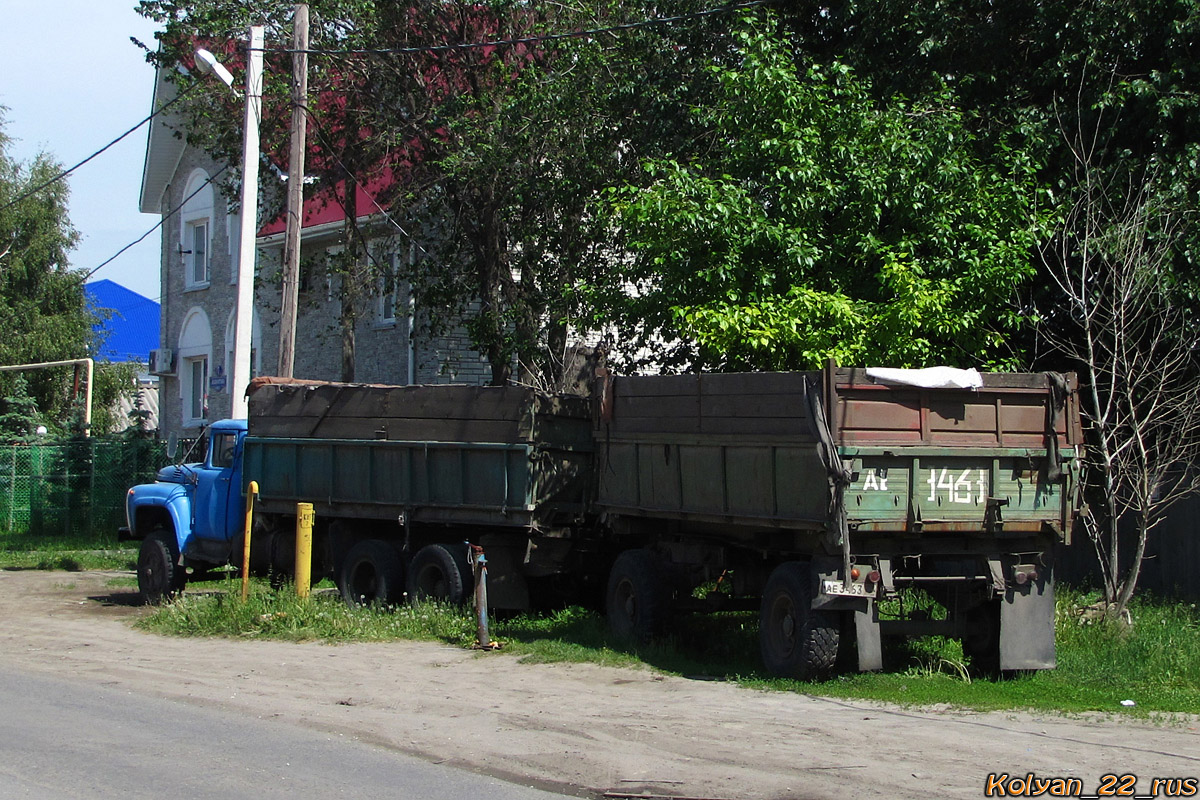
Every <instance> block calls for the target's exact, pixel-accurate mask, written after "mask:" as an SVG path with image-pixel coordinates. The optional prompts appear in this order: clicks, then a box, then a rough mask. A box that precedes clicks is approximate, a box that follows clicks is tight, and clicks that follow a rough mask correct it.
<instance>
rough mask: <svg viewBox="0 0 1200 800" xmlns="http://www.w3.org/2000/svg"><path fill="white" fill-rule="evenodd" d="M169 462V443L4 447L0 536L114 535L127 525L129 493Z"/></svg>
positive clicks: (0, 449) (96, 441)
mask: <svg viewBox="0 0 1200 800" xmlns="http://www.w3.org/2000/svg"><path fill="white" fill-rule="evenodd" d="M167 463H169V459H168V458H167V455H166V444H165V443H164V442H159V441H155V440H152V439H126V438H92V439H78V440H71V441H68V442H60V443H55V444H44V445H42V444H38V445H7V444H6V445H0V532H3V533H7V534H10V535H22V534H27V535H29V536H31V537H41V538H50V537H89V536H103V535H107V534H109V533H112V534H114V535H115V531H116V529H117V528H118V527H120V526H121V525H124V524H125V492H126V490H128V489H129V487H130V486H132V485H134V484H135V483H142V482H145V481H148V480H153V478H154V473H155V472H156V471H157V470H158V468H159V467H162V466H164V465H166V464H167Z"/></svg>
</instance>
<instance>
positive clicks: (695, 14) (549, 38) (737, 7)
mask: <svg viewBox="0 0 1200 800" xmlns="http://www.w3.org/2000/svg"><path fill="white" fill-rule="evenodd" d="M775 2H778V0H747V1H746V2H741V3H730V4H728V5H724V6H717V7H715V8H706V9H704V10H702V11H692V12H689V13H687V14H678V15H676V16H673V17H654V18H653V19H643V20H637V21H636V22H624V23H621V24H619V25H609V26H607V27H604V28H590V29H587V30H578V31H566V32H563V33H547V34H542V35H540V36H526V37H522V38H519V39H496V40H494V41H488V42H461V43H459V44H442V45H423V46H420V47H380V48H363V49H346V50H338V49H330V50H324V49H321V50H314V49H307V50H294V49H290V48H282V47H280V48H275V47H265V48H263V50H264V52H266V51H269V52H273V53H308V54H311V55H390V54H406V53H444V52H450V51H454V50H478V49H481V48H485V47H505V46H510V45H518V44H538V43H540V42H556V41H562V40H564V39H584V38H588V37H591V36H599V35H601V34H605V33H618V32H621V31H628V30H633V29H635V28H646V27H650V26H653V25H667V24H670V23H673V22H684V21H686V20H691V19H700V18H702V17H710V16H713V15H716V14H728V13H730V12H733V11H742V10H745V9H750V8H757V7H759V6H765V5H770V4H772V3H775Z"/></svg>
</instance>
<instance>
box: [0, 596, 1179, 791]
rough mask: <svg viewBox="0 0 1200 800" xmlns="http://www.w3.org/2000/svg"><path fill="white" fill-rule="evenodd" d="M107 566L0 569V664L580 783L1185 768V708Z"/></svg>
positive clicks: (722, 784)
mask: <svg viewBox="0 0 1200 800" xmlns="http://www.w3.org/2000/svg"><path fill="white" fill-rule="evenodd" d="M116 577H128V576H127V575H123V574H118V573H103V572H90V573H61V572H59V573H45V572H0V668H2V667H3V665H6V664H13V665H20V666H22V667H24V668H28V669H32V670H36V671H44V672H48V673H57V674H61V675H70V676H74V677H76V678H82V679H85V680H94V681H96V682H97V683H101V684H104V685H108V686H118V687H122V688H126V689H128V690H129V691H131V692H137V693H145V694H153V695H158V696H162V697H169V698H175V699H180V700H184V701H188V702H194V703H197V704H202V705H222V706H225V707H227V708H232V709H237V710H240V711H243V712H245V713H247V714H253V715H255V716H258V717H263V718H275V719H278V720H281V721H283V722H286V723H290V724H300V725H305V726H309V727H313V728H318V729H321V730H327V731H333V732H338V733H341V734H343V735H345V736H353V737H356V738H359V739H363V740H366V741H370V742H373V743H376V744H379V745H381V746H384V747H388V748H394V749H396V750H401V751H404V752H407V753H414V754H417V755H420V756H423V757H426V758H429V759H431V760H434V761H445V762H446V763H451V764H457V765H461V766H464V767H467V768H469V769H473V770H477V771H482V772H487V773H490V774H493V775H497V776H501V777H510V778H513V779H515V780H519V781H522V782H526V783H537V784H540V785H543V786H547V787H552V788H556V789H559V790H561V791H568V792H573V793H577V794H583V795H596V794H602V793H604V792H617V793H627V794H641V793H646V794H651V795H673V796H689V797H706V798H846V797H856V798H857V797H862V798H868V797H881V798H882V797H887V798H897V797H901V798H908V797H911V798H924V797H962V798H967V797H980V796H982V795H983V789H984V784H985V781H986V780H987V775H988V773H991V772H1007V773H1010V774H1012V775H1014V776H1021V777H1024V776H1025V775H1026V774H1027V773H1030V772H1032V773H1034V774H1035V775H1037V776H1038V777H1074V778H1079V779H1081V780H1082V781H1083V786H1084V790H1085V791H1087V792H1091V791H1094V790H1095V788H1096V784H1097V781H1098V780H1099V779H1100V777H1101V776H1102V775H1104V774H1105V773H1110V772H1111V773H1117V774H1125V773H1134V774H1136V775H1138V776H1139V778H1141V780H1142V782H1141V783H1140V784H1139V786H1138V788H1139V790H1142V791H1148V788H1149V780H1150V779H1151V778H1153V777H1180V776H1197V775H1200V721H1197V720H1194V719H1193V720H1188V721H1184V722H1182V723H1179V724H1175V725H1171V726H1167V727H1161V726H1159V727H1156V726H1151V725H1146V724H1141V723H1136V722H1130V721H1125V720H1123V721H1105V720H1099V719H1085V720H1078V719H1061V718H1057V717H1042V716H1031V715H1027V714H1011V713H1004V714H1001V713H989V714H977V713H962V712H950V711H945V710H924V711H911V710H906V709H901V708H893V707H884V706H878V705H873V704H869V703H862V702H847V701H840V700H828V699H822V698H815V697H807V696H802V695H792V694H783V693H774V692H757V691H751V690H747V689H742V688H739V687H737V686H733V685H729V684H725V683H715V682H704V681H695V680H687V679H684V678H674V677H663V676H659V675H655V674H653V673H651V672H649V671H638V670H623V669H611V668H601V667H595V666H589V665H530V664H521V663H519V662H518V660H517V659H515V658H513V657H510V656H505V655H502V654H501V655H497V654H488V655H479V654H474V653H470V652H466V651H462V650H458V649H456V648H452V647H448V646H442V645H437V644H429V643H420V642H400V643H391V644H354V645H340V646H327V645H318V644H287V643H280V642H263V641H229V640H222V639H214V640H196V639H171V638H162V637H157V636H152V635H149V634H145V633H140V632H138V631H135V630H133V629H132V628H131V627H130V626H129V624H128V623H129V621H130V619H131V618H132V617H134V616H135V615H137V614H140V613H143V611H142V610H141V609H139V608H137V607H136V606H135V605H133V603H134V601H135V596H134V593H133V590H132V589H121V588H116V589H114V588H112V587H110V586H109V585H108V584H109V582H110V581H111V580H112V579H113V578H116Z"/></svg>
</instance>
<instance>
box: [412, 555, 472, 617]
mask: <svg viewBox="0 0 1200 800" xmlns="http://www.w3.org/2000/svg"><path fill="white" fill-rule="evenodd" d="M466 550H467V548H466V545H454V546H447V545H444V544H430V545H426V546H425V547H422V548H421V549H420V550H418V551H417V554H416V555H415V556H413V560H412V563H411V564H409V567H408V583H407V587H408V599H409V601H410V602H415V601H419V600H441V601H443V602H446V603H450V604H451V605H456V606H457V605H462V604H463V603H465V602H466V601H467V598H468V597H470V596H471V594H472V592H474V590H475V575H474V573H472V572H471V567H470V565H469V564H468V563H467V552H466Z"/></svg>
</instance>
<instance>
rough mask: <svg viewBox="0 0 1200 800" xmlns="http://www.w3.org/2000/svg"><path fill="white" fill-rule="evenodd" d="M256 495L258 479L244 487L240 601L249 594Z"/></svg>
mask: <svg viewBox="0 0 1200 800" xmlns="http://www.w3.org/2000/svg"><path fill="white" fill-rule="evenodd" d="M256 497H258V481H250V485H249V486H247V487H246V528H245V536H243V537H242V602H245V601H246V598H248V597H249V596H250V531H251V530H252V529H253V528H254V498H256Z"/></svg>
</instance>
